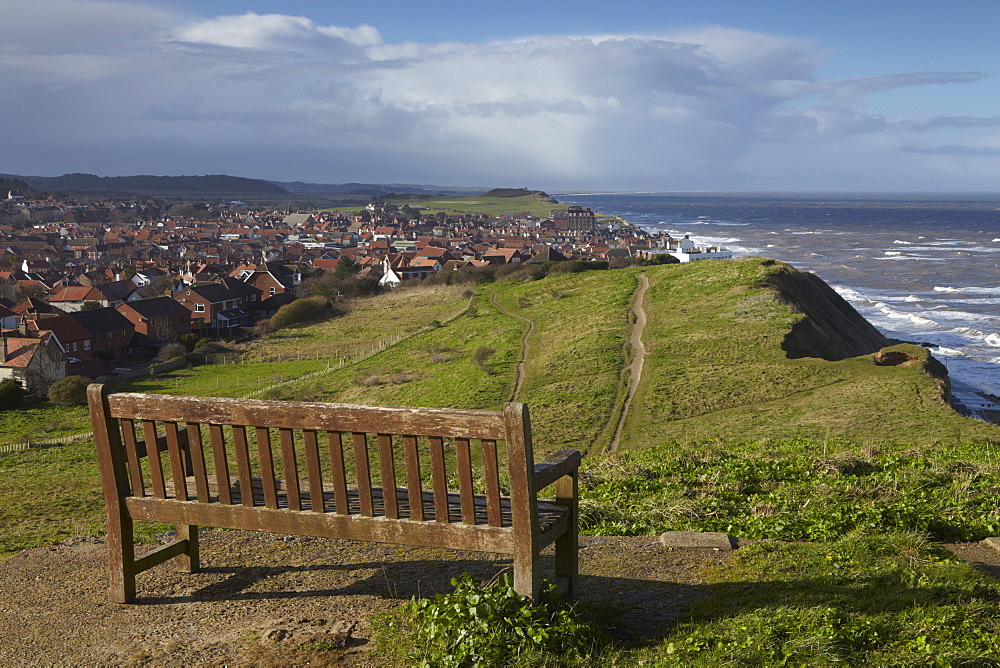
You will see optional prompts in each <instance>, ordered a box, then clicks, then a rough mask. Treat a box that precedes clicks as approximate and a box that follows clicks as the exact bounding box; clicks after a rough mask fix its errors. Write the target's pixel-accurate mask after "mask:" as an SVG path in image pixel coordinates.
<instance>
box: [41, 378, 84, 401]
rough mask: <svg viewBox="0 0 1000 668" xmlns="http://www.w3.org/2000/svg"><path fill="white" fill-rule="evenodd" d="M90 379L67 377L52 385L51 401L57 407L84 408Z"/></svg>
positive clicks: (50, 389) (50, 391) (50, 390)
mask: <svg viewBox="0 0 1000 668" xmlns="http://www.w3.org/2000/svg"><path fill="white" fill-rule="evenodd" d="M88 385H90V379H89V378H84V377H83V376H66V377H65V378H61V379H59V380H57V381H56V382H54V383H52V386H51V387H50V388H49V401H51V402H52V403H54V404H55V405H57V406H82V405H84V404H85V403H87V386H88Z"/></svg>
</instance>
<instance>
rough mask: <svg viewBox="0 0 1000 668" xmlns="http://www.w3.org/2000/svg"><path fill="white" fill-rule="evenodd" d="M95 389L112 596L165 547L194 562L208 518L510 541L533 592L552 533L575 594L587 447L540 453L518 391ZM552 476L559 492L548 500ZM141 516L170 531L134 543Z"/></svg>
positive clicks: (436, 543)
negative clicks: (335, 393) (398, 403)
mask: <svg viewBox="0 0 1000 668" xmlns="http://www.w3.org/2000/svg"><path fill="white" fill-rule="evenodd" d="M88 398H89V402H90V416H91V421H92V423H93V428H94V441H95V443H96V445H97V454H98V461H99V464H100V469H101V480H102V483H103V487H104V499H105V503H106V506H107V515H108V548H109V555H110V558H109V562H110V563H109V566H110V572H111V598H112V600H113V601H116V602H119V603H127V602H130V601H132V600H134V599H135V594H136V590H135V577H136V574H137V573H141V572H142V571H145V570H147V569H149V568H152V567H153V566H155V565H157V564H160V563H163V562H164V561H167V560H168V559H171V558H173V559H175V561H176V563H177V565H178V567H179V568H180V569H181V570H182V571H185V572H194V571H197V570H198V527H199V526H212V527H223V528H230V529H248V530H255V531H268V532H273V533H283V534H299V535H309V536H321V537H331V538H347V539H352V540H360V541H374V542H384V543H398V544H403V545H422V546H431V547H446V548H454V549H460V550H476V551H482V552H498V553H504V554H511V555H513V560H514V587H515V589H516V590H517V591H518V592H519V593H522V594H525V595H528V596H531V597H532V598H537V596H538V593H539V552H540V551H541V550H542V549H543V548H545V547H546V546H548V545H551V544H552V543H555V553H556V554H555V570H556V578H557V582H558V583H559V584H560V585H561V587H562V588H563V589H564V591H566V593H567V594H568V595H570V596H573V594H574V589H575V584H576V575H577V468H578V466H579V463H580V458H581V456H580V453H579V452H578V451H576V450H561V451H559V452H557V453H555V454H554V455H553V457H552V458H551V459H549V460H548V461H545V462H542V463H540V464H535V463H534V458H533V454H532V444H531V427H530V423H529V419H528V409H527V406H525V405H524V404H521V403H508V404H506V405H505V406H504V409H503V411H502V412H500V411H472V410H456V409H435V408H389V407H375V406H354V405H349V404H325V403H303V402H287V401H260V400H245V399H220V398H206V397H178V396H167V395H155V394H133V393H120V394H112V393H109V392H108V390H107V388H106V387H105V386H103V385H96V384H95V385H91V386H90V387H89V389H88ZM251 436H252V438H251ZM275 443H276V445H277V454H278V456H277V457H276V456H275V454H276V453H275V452H274V448H273V447H272V445H273V444H275ZM152 444H155V447H150V446H151V445H152ZM504 452H506V462H507V475H508V479H509V480H508V482H507V484H508V485H509V490H510V492H509V495H502V494H501V484H502V482H501V475H502V473H501V465H502V462H503V459H504V458H503V456H502V455H503V453H504ZM163 453H166V455H164V454H163ZM233 463H235V467H234V466H233ZM303 473H304V476H303V475H301V474H303ZM376 477H377V479H378V482H379V483H380V484H379V485H377V486H376V485H374V484H373V482H374V481H375V480H374V479H375V478H376ZM449 481H452V484H450V485H449ZM455 481H457V485H455V484H454V482H455ZM552 484H555V498H554V499H553V500H550V501H545V500H540V499H539V498H538V492H539V491H540V490H542V489H543V488H545V487H548V486H549V485H552ZM456 487H457V491H455V489H454V488H456ZM477 490H478V492H480V493H477ZM136 520H144V521H154V522H168V523H172V524H174V525H176V539H175V540H174V541H173V542H171V543H170V544H168V545H166V546H164V547H161V548H159V549H157V550H154V551H153V552H151V553H149V554H146V555H145V556H143V557H141V558H138V559H137V558H136V557H135V550H134V536H133V522H134V521H136Z"/></svg>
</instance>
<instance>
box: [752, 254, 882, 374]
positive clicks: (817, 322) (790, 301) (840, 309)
mask: <svg viewBox="0 0 1000 668" xmlns="http://www.w3.org/2000/svg"><path fill="white" fill-rule="evenodd" d="M761 264H763V265H764V266H768V267H771V271H770V272H769V273H768V275H767V277H766V278H765V279H764V281H765V285H766V287H769V288H771V289H773V290H774V291H775V292H776V293H777V295H778V299H779V300H780V301H781V302H782V303H784V304H786V305H787V306H788V307H789V308H791V309H792V311H793V312H795V313H801V314H802V315H804V316H805V317H804V318H802V319H801V320H799V321H798V322H797V323H795V325H794V326H793V327H792V330H791V331H790V332H789V333H788V336H786V337H785V340H784V342H783V343H782V349H783V350H784V351H785V353H786V354H787V355H788V357H790V358H793V359H794V358H799V357H819V358H822V359H825V360H830V361H836V360H842V359H846V358H848V357H860V356H861V355H872V354H874V353H877V352H878V351H879V350H881V349H882V348H885V347H886V346H891V345H895V344H897V343H899V341H893V340H892V339H889V338H887V337H885V336H884V335H883V334H882V333H881V332H879V331H878V330H877V329H875V327H874V326H873V325H872V324H871V323H870V322H868V321H867V320H865V319H864V317H863V316H862V315H861V314H860V313H858V312H857V311H856V310H854V307H853V306H851V305H850V304H848V303H847V301H846V300H845V299H844V298H843V297H841V296H840V295H838V294H837V292H836V291H835V290H834V289H833V288H831V287H830V286H829V285H827V284H826V283H825V282H824V281H823V279H821V278H820V277H819V276H817V275H816V274H811V273H809V272H805V271H799V270H797V269H795V268H794V267H792V266H791V265H787V264H784V263H781V262H776V261H774V260H764V261H763V262H762V263H761Z"/></svg>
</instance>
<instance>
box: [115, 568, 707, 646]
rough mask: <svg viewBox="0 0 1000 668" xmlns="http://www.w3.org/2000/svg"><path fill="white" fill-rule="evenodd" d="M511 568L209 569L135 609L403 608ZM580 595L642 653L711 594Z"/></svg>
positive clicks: (646, 590)
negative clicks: (328, 604)
mask: <svg viewBox="0 0 1000 668" xmlns="http://www.w3.org/2000/svg"><path fill="white" fill-rule="evenodd" d="M512 564H513V562H512V560H511V559H510V558H498V559H492V560H490V559H441V560H436V559H414V560H400V561H378V560H369V561H365V562H355V563H350V564H311V565H307V566H247V567H242V566H240V567H231V566H209V567H206V568H202V569H201V570H200V571H199V572H198V573H197V574H193V575H188V574H178V576H179V578H181V579H180V580H178V582H179V583H181V584H180V587H183V582H184V579H185V578H200V579H204V578H208V579H211V580H213V581H212V582H211V583H209V584H205V585H203V586H200V587H197V588H196V589H194V590H189V593H185V594H181V595H164V596H143V595H142V591H141V589H142V588H141V585H140V595H139V596H138V597H137V598H136V599H135V603H136V604H138V605H176V604H181V603H195V602H197V603H213V602H218V603H227V602H233V601H260V600H288V601H294V600H296V599H303V598H310V597H330V598H335V597H338V596H366V597H377V598H383V599H394V600H398V601H400V603H402V602H405V601H408V600H410V599H411V598H414V597H417V598H433V597H434V596H435V595H436V594H446V593H448V592H451V591H452V590H453V586H452V584H451V580H452V579H453V578H457V577H459V576H461V574H462V573H469V574H471V575H472V576H473V577H474V578H476V579H478V580H481V581H488V580H490V579H492V578H495V577H497V576H498V575H500V574H502V573H506V572H510V571H511V568H512ZM553 575H554V573H553V568H552V560H551V558H548V559H544V558H543V564H542V577H543V578H547V579H550V580H551V579H553ZM333 582H337V583H338V584H336V585H334V584H332V583H333ZM340 582H344V584H342V585H341V584H339V583H340ZM327 583H331V584H327ZM192 584H194V583H192ZM317 585H318V586H317ZM324 585H326V586H324ZM578 587H579V596H578V598H579V602H580V604H581V607H582V610H583V612H584V614H585V615H586V616H587V617H588V618H590V619H591V620H593V621H594V622H595V623H597V624H599V625H600V626H602V627H605V628H607V629H609V632H610V633H611V634H612V635H613V636H614V637H615V638H616V642H619V643H621V644H625V645H642V644H646V643H649V642H654V641H656V640H657V639H660V638H662V637H664V636H666V635H667V634H669V632H670V631H671V630H672V629H673V628H674V626H675V625H676V624H677V622H678V621H679V620H680V619H681V618H682V617H683V616H684V615H685V614H686V613H687V612H688V610H690V608H691V606H692V605H693V604H694V603H695V602H696V601H698V600H700V599H702V598H704V597H706V596H708V594H709V587H708V586H706V585H692V584H681V583H677V582H668V581H660V580H648V579H641V578H635V577H627V576H622V577H609V576H603V575H602V576H597V575H585V574H581V575H580V577H579V581H578Z"/></svg>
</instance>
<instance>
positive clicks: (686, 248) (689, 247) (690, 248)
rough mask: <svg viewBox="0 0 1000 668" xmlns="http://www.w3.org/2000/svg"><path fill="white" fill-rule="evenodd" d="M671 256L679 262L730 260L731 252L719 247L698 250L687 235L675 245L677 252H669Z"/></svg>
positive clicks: (731, 257)
mask: <svg viewBox="0 0 1000 668" xmlns="http://www.w3.org/2000/svg"><path fill="white" fill-rule="evenodd" d="M668 255H672V256H673V257H675V258H677V259H678V260H679V261H680V262H695V261H697V260H732V259H733V251H731V250H729V249H728V248H723V247H721V246H709V247H708V248H698V247H697V246H695V244H694V242H693V241H691V237H690V236H688V235H687V234H685V235H684V238H683V239H681V240H680V241H679V242H678V244H677V250H675V251H671V252H670V253H668Z"/></svg>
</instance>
